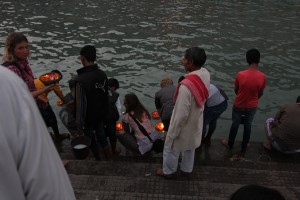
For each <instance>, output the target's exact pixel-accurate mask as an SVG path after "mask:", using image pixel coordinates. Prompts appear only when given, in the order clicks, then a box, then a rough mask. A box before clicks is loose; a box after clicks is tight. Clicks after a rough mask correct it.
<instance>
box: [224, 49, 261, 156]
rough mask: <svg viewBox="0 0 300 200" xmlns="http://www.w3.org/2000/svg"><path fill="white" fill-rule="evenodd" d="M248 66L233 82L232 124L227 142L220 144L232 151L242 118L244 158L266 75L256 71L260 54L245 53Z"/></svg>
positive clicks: (251, 50) (242, 149)
mask: <svg viewBox="0 0 300 200" xmlns="http://www.w3.org/2000/svg"><path fill="white" fill-rule="evenodd" d="M246 59H247V62H248V64H249V67H248V69H246V70H244V71H240V72H238V74H237V76H236V79H235V82H234V86H235V88H234V92H235V94H236V97H235V100H234V105H233V108H232V124H231V128H230V133H229V137H228V140H226V139H223V140H221V143H222V144H223V145H225V146H227V147H228V148H229V149H230V150H232V149H233V145H234V142H235V138H236V135H237V132H238V129H239V126H240V123H241V121H242V118H243V123H244V133H243V141H242V144H241V155H240V156H241V157H244V156H245V153H246V150H247V146H248V143H249V140H250V135H251V125H252V121H253V118H254V115H255V113H256V109H257V106H258V99H259V98H260V97H261V96H262V95H263V91H264V89H265V87H266V75H265V74H264V73H262V72H261V71H260V70H259V69H258V64H259V62H260V52H259V51H258V50H257V49H250V50H248V51H247V53H246Z"/></svg>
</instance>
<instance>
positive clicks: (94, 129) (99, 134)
mask: <svg viewBox="0 0 300 200" xmlns="http://www.w3.org/2000/svg"><path fill="white" fill-rule="evenodd" d="M83 132H84V135H86V136H87V137H89V138H90V139H91V150H92V153H93V154H94V156H95V158H96V159H97V160H99V159H100V156H99V148H98V143H97V142H99V143H100V145H101V147H102V148H104V147H105V146H107V145H108V142H107V138H106V135H105V132H104V126H103V122H102V121H101V122H99V124H95V125H91V126H89V127H85V128H84V130H83Z"/></svg>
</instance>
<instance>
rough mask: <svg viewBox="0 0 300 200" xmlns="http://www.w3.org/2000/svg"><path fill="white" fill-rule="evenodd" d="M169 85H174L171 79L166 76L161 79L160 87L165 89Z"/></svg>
mask: <svg viewBox="0 0 300 200" xmlns="http://www.w3.org/2000/svg"><path fill="white" fill-rule="evenodd" d="M168 85H173V80H172V78H171V77H169V76H166V77H164V78H163V79H161V81H160V87H162V88H163V87H166V86H168Z"/></svg>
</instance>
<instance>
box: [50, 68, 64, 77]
mask: <svg viewBox="0 0 300 200" xmlns="http://www.w3.org/2000/svg"><path fill="white" fill-rule="evenodd" d="M51 72H53V73H57V74H59V75H60V76H61V78H62V77H63V75H62V74H61V72H60V71H59V70H57V69H55V70H52V71H51Z"/></svg>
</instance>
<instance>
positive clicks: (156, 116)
mask: <svg viewBox="0 0 300 200" xmlns="http://www.w3.org/2000/svg"><path fill="white" fill-rule="evenodd" d="M151 116H152V118H153V119H158V118H160V116H159V114H158V112H157V111H155V112H152V114H151Z"/></svg>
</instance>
